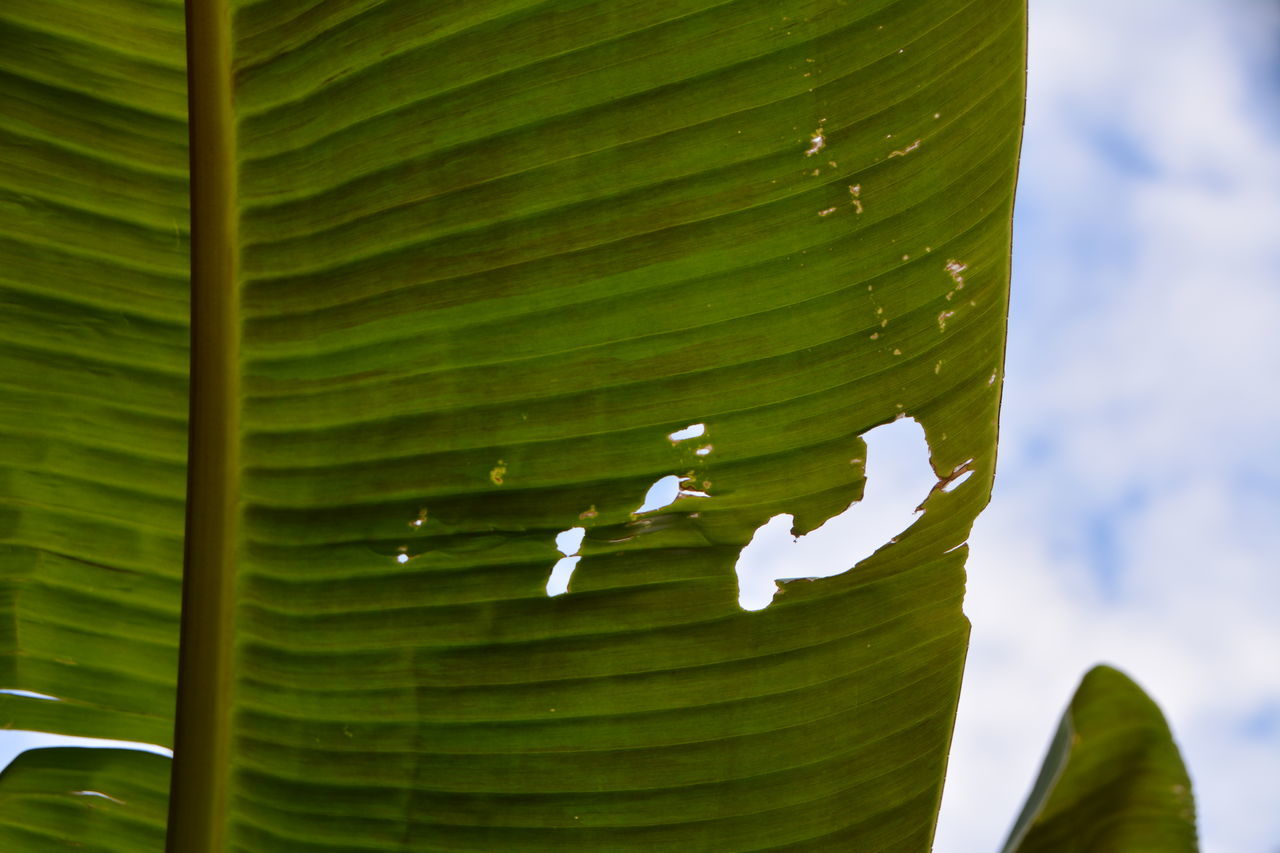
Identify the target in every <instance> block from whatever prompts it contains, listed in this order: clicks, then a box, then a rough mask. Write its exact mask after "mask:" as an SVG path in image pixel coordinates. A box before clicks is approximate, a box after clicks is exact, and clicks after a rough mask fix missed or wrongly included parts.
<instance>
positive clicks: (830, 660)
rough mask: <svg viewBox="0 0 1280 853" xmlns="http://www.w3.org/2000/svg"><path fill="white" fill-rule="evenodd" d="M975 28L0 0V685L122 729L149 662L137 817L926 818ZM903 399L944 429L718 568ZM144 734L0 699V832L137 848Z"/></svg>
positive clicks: (198, 844) (456, 832) (977, 81)
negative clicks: (815, 576) (146, 745)
mask: <svg viewBox="0 0 1280 853" xmlns="http://www.w3.org/2000/svg"><path fill="white" fill-rule="evenodd" d="M188 39H189V41H190V48H191V54H190V57H191V68H190V72H189V78H188V70H187V67H186V62H187V53H186V42H187V40H188ZM1024 41H1025V22H1024V9H1023V3H1022V0H997V2H976V0H857V2H845V0H782V1H781V2H780V0H728V1H727V2H715V1H714V0H658V2H653V0H644V2H635V3H631V2H619V0H595V1H594V2H589V0H541V2H540V1H539V0H477V2H470V3H438V2H431V0H256V2H241V0H230V2H228V0H192V2H191V3H190V8H189V9H188V10H187V13H186V17H184V10H183V7H182V4H181V3H180V2H179V0H5V2H4V4H3V5H2V6H0V99H2V101H3V104H4V108H3V110H0V146H3V148H2V151H0V153H2V154H3V156H0V299H2V300H3V309H4V310H3V313H2V314H0V353H2V356H0V385H2V389H3V390H2V394H0V463H2V467H0V548H2V549H3V550H2V551H0V573H2V576H3V584H4V586H3V591H4V596H3V599H2V601H0V607H2V608H3V610H0V613H2V614H3V630H4V645H3V647H0V652H2V654H0V681H2V684H0V687H3V688H6V689H8V690H10V691H28V692H33V693H38V694H44V695H45V696H47V697H52V698H38V697H36V696H32V695H20V694H19V693H14V692H10V693H7V694H4V695H2V696H0V708H2V709H3V711H2V713H3V719H4V721H5V723H6V724H7V725H8V726H10V727H13V728H21V729H35V730H43V731H53V732H60V733H64V734H73V735H85V736H94V737H105V738H117V739H126V740H133V741H144V742H150V743H157V744H165V745H167V744H170V743H172V742H173V740H172V739H173V737H174V735H173V731H174V726H175V717H174V713H173V708H174V703H175V697H177V702H178V705H177V707H178V713H177V718H176V727H177V735H176V737H177V758H176V767H175V768H174V776H173V789H172V792H171V797H170V799H171V809H172V811H171V818H170V824H171V825H170V834H169V845H170V849H171V850H175V851H181V853H188V851H193V853H194V851H202V850H208V851H213V850H219V851H220V850H226V849H235V850H248V851H335V853H336V851H344V853H347V851H392V850H394V851H407V850H414V851H505V850H511V851H551V850H565V849H591V850H601V851H620V853H621V852H622V851H642V850H643V851H649V850H674V849H679V850H703V851H748V850H787V851H829V850H922V849H925V848H927V846H928V845H929V841H930V838H931V836H932V832H933V825H934V821H935V817H936V814H937V807H938V800H939V796H940V792H941V784H942V771H943V768H944V765H945V761H946V749H947V743H948V739H949V736H950V730H951V725H952V720H953V717H954V713H955V707H956V699H957V695H958V689H959V679H960V672H961V667H962V663H963V658H964V652H965V647H966V640H967V635H968V623H967V621H966V620H965V618H964V616H963V615H962V613H961V608H960V602H961V596H962V592H963V585H964V568H963V567H964V559H965V555H966V548H965V546H964V542H965V540H966V538H967V536H968V532H969V529H970V525H971V523H972V521H973V519H974V517H975V515H976V514H977V512H978V511H979V510H980V508H981V507H982V506H983V505H984V503H985V502H986V500H987V498H988V495H989V490H990V483H991V477H992V470H993V465H994V459H995V455H994V450H995V432H996V414H997V406H998V401H999V389H1000V383H999V375H1000V369H1001V357H1002V349H1003V341H1004V323H1005V316H1006V295H1007V286H1008V266H1009V239H1010V234H1009V222H1010V211H1011V204H1012V194H1013V185H1014V170H1015V164H1016V156H1017V146H1018V139H1019V130H1020V119H1021V111H1022V97H1023V70H1024ZM188 79H189V81H190V86H188ZM188 96H190V104H191V127H190V133H191V135H190V139H191V151H190V155H191V163H192V166H193V169H192V171H191V172H190V181H188V176H189V173H188V167H187V164H188V125H187V106H188ZM189 185H190V190H189V189H188V187H189ZM189 199H190V205H189V202H188V200H189ZM189 215H190V222H191V223H192V227H191V228H190V229H189V227H188V217H189ZM189 235H193V239H192V240H190V241H189V239H188V238H189ZM189 270H191V271H192V275H191V276H190V279H189V277H188V271H189ZM189 320H190V321H191V322H190V325H189ZM189 334H190V335H191V337H190V340H191V341H192V346H191V347H190V350H189V349H188V339H189V338H188V336H189ZM189 363H190V370H191V372H190V377H191V392H190V395H188V375H189V374H188V364H189ZM189 399H190V412H191V417H190V424H189V426H190V441H189V443H188V402H189ZM903 416H909V417H913V418H915V419H917V420H918V421H919V422H920V423H921V424H922V425H923V426H924V428H925V431H926V435H927V437H928V441H929V444H930V448H931V463H932V465H933V468H934V471H935V472H936V474H937V476H938V478H939V483H940V484H943V483H946V484H951V483H952V479H953V477H954V476H955V475H958V474H960V473H962V472H964V471H968V470H972V471H973V472H974V476H972V477H970V479H969V480H968V481H966V483H965V484H964V485H962V486H960V487H958V488H955V489H949V488H948V489H943V488H938V489H935V490H934V491H933V492H931V493H930V494H928V495H927V496H926V495H921V496H920V497H921V498H922V499H924V504H923V507H924V510H925V511H924V515H923V516H922V517H921V519H920V520H919V521H918V522H917V523H915V524H914V525H913V526H912V527H911V528H910V529H909V530H908V531H907V532H906V533H905V534H904V535H902V536H900V537H898V538H897V539H895V540H894V541H892V542H891V543H886V545H885V547H883V548H882V549H880V550H879V551H878V552H876V553H875V555H874V556H872V557H871V558H870V559H868V560H866V561H864V562H862V563H860V564H859V565H858V566H857V568H856V570H854V571H850V572H847V573H845V574H841V575H838V576H836V577H830V578H825V579H822V580H817V581H813V582H811V583H794V584H789V585H787V587H786V591H785V594H784V595H780V596H779V597H778V599H777V600H776V601H775V602H774V603H773V604H772V605H771V606H769V607H767V608H765V609H763V610H761V611H758V612H748V611H745V610H743V609H741V608H740V607H739V606H738V603H737V595H738V590H737V580H736V577H735V571H734V567H735V561H736V560H737V557H738V554H739V551H740V550H741V549H742V548H743V546H744V545H745V544H746V543H747V542H748V541H749V540H750V539H751V537H752V535H753V533H754V532H755V531H756V529H757V528H759V527H760V526H761V525H763V524H764V523H765V522H766V521H767V520H768V519H770V518H771V517H773V516H775V515H778V514H781V513H789V514H791V515H793V516H794V518H795V529H796V532H797V533H804V532H807V531H810V530H812V529H814V528H816V527H818V526H819V525H821V524H822V522H823V521H825V520H826V519H828V518H829V517H831V516H833V515H835V514H837V513H840V512H841V511H843V510H844V509H845V508H846V507H847V506H849V504H850V502H851V501H854V500H856V499H857V498H859V497H860V496H861V494H862V488H863V482H864V480H863V476H862V470H863V461H864V459H865V445H864V443H863V442H862V440H861V439H860V436H861V435H862V434H863V433H865V432H866V431H867V430H869V429H870V428H872V427H874V426H876V425H878V424H883V423H886V422H888V421H891V420H894V419H896V418H900V417H903ZM695 423H696V424H703V425H705V437H704V438H702V439H701V440H699V441H694V442H689V441H672V440H669V439H668V435H669V434H670V433H672V432H673V431H675V430H678V429H680V428H683V427H686V426H688V425H690V424H695ZM188 444H189V447H188ZM708 448H709V449H708ZM188 449H189V450H190V459H191V465H190V467H189V469H188V466H187V465H186V459H187V455H188ZM671 475H675V476H678V477H681V478H682V481H683V482H684V483H685V484H686V486H687V489H686V493H685V494H684V496H682V497H681V498H680V499H679V500H677V501H676V502H675V503H674V504H672V505H671V506H669V507H666V508H664V509H661V510H658V511H655V512H649V513H644V514H642V515H637V514H636V513H635V512H634V511H635V510H636V508H637V507H638V506H639V504H640V502H641V500H642V499H643V497H644V496H645V493H646V490H647V489H648V487H649V486H650V485H651V484H652V483H654V481H655V480H658V479H660V478H663V477H666V476H671ZM188 487H189V492H188ZM188 493H189V494H190V496H191V497H190V500H189V501H188V500H184V495H186V494H188ZM700 493H701V494H700ZM184 525H185V530H186V536H185V550H186V572H187V580H186V583H185V585H184V584H183V582H182V576H183V564H184V554H183V551H184V544H183V543H184ZM575 527H576V528H583V529H585V541H584V543H583V545H582V548H581V552H580V554H581V559H580V562H579V564H578V565H577V567H576V570H575V572H574V574H573V578H572V583H571V586H570V591H569V592H568V594H565V595H561V596H557V597H549V596H548V595H547V592H546V584H547V578H548V575H549V573H550V572H551V570H552V567H553V565H555V564H556V563H557V561H558V560H559V558H560V557H561V553H560V552H559V551H558V550H557V548H556V536H557V534H558V533H560V532H562V531H565V530H568V529H571V528H575ZM855 559H856V555H850V557H849V562H850V564H852V562H853V561H854V560H855ZM183 596H185V611H184V614H183V617H182V619H181V620H180V618H179V614H180V607H181V599H182V598H183ZM180 622H181V627H180ZM180 632H181V634H182V638H183V639H182V648H183V652H182V655H181V662H179V655H178V647H179V633H180ZM179 674H180V675H179ZM179 682H180V683H181V689H180V690H178V689H177V685H178V684H179ZM179 693H180V694H181V695H180V697H179V696H178V694H179ZM168 773H169V767H168V761H167V760H166V759H163V758H158V757H156V756H152V755H146V754H143V753H138V752H130V751H106V752H102V753H98V754H94V755H92V756H87V755H85V754H83V753H82V752H80V751H75V750H48V751H42V752H39V753H29V754H27V755H25V756H23V757H22V758H21V759H20V760H19V761H17V762H15V763H14V764H13V765H12V766H11V767H10V768H9V769H8V770H7V771H6V772H5V774H4V776H3V777H2V778H0V805H2V806H3V807H2V808H0V841H2V842H3V845H4V849H5V850H28V849H30V850H47V849H52V848H53V847H56V846H57V845H60V844H64V843H67V844H77V845H80V846H79V847H78V848H77V849H97V850H106V851H133V850H155V849H157V848H158V846H159V845H160V843H161V842H160V840H159V839H160V838H161V837H162V836H163V833H164V822H165V817H164V814H163V812H164V806H163V802H164V792H165V787H166V784H167V781H168Z"/></svg>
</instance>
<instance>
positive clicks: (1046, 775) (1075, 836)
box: [1004, 665, 1199, 853]
mask: <svg viewBox="0 0 1280 853" xmlns="http://www.w3.org/2000/svg"><path fill="white" fill-rule="evenodd" d="M1198 849H1199V845H1198V843H1197V839H1196V823H1195V803H1194V800H1193V798H1192V794H1191V779H1190V777H1189V776H1188V775H1187V770H1186V767H1185V765H1184V764H1183V761H1182V756H1181V755H1180V754H1179V752H1178V747H1177V745H1176V744H1175V743H1174V740H1173V735H1172V733H1171V732H1170V731H1169V725H1168V723H1167V722H1166V721H1165V719H1164V715H1163V714H1162V713H1161V712H1160V708H1159V707H1158V706H1157V705H1156V703H1155V702H1154V701H1152V699H1151V697H1149V696H1148V695H1147V694H1146V693H1145V692H1143V690H1142V688H1141V687H1139V686H1138V685H1137V684H1136V683H1134V681H1133V679H1131V678H1129V676H1127V675H1125V674H1124V673H1122V672H1120V671H1119V670H1117V669H1114V668H1112V667H1109V666H1105V665H1099V666H1095V667H1094V668H1093V669H1091V670H1089V672H1088V673H1087V674H1086V675H1085V677H1084V678H1083V679H1082V680H1081V682H1080V686H1079V687H1078V688H1077V689H1076V693H1075V696H1074V697H1072V699H1071V704H1070V706H1069V707H1068V708H1067V711H1066V713H1065V714H1063V717H1062V721H1061V723H1060V724H1059V727H1058V732H1057V734H1056V735H1055V736H1054V739H1053V743H1052V744H1051V745H1050V747H1049V751H1048V754H1047V755H1046V756H1045V760H1044V763H1043V765H1042V767H1041V770H1040V776H1039V777H1038V778H1037V780H1036V783H1035V785H1034V786H1033V787H1032V791H1031V794H1030V795H1029V796H1028V799H1027V803H1026V805H1025V806H1024V808H1023V811H1022V814H1021V815H1020V816H1019V817H1018V820H1017V822H1016V823H1015V824H1014V827H1013V830H1012V831H1011V832H1010V835H1009V840H1008V841H1007V842H1006V843H1005V846H1004V851H1005V853H1031V851H1099V853H1102V851H1116V853H1121V851H1126V853H1128V852H1129V851H1150V853H1186V851H1195V850H1198Z"/></svg>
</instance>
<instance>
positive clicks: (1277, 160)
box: [0, 0, 1280, 853]
mask: <svg viewBox="0 0 1280 853" xmlns="http://www.w3.org/2000/svg"><path fill="white" fill-rule="evenodd" d="M1030 36H1031V44H1030V51H1029V74H1028V83H1029V91H1028V109H1027V124H1026V133H1025V138H1024V144H1023V154H1022V165H1021V171H1020V180H1019V187H1018V198H1017V211H1016V215H1015V223H1014V227H1015V236H1014V269H1013V273H1014V275H1013V291H1012V293H1013V297H1012V309H1011V316H1010V323H1009V333H1010V337H1009V348H1008V353H1007V362H1006V373H1005V385H1004V403H1003V409H1002V413H1001V436H1000V441H1001V445H1000V461H999V466H998V471H997V475H996V485H995V492H994V494H993V497H992V502H991V505H990V506H989V507H988V508H987V510H986V511H985V513H984V514H983V515H982V516H981V517H980V518H979V520H978V523H977V525H976V527H975V529H974V533H973V536H972V538H971V539H970V547H971V551H970V557H969V564H968V573H969V579H968V594H967V597H966V602H965V611H966V613H967V614H968V615H969V618H970V619H971V620H972V622H973V635H972V644H971V648H970V653H969V661H968V666H967V670H966V676H965V685H964V689H963V692H962V695H961V701H960V710H959V715H958V719H957V723H956V732H955V741H954V744H953V748H952V754H951V763H950V768H949V773H948V780H947V786H946V792H945V795H944V798H943V807H942V814H941V817H940V820H939V826H938V836H937V841H936V845H935V849H936V850H937V851H940V853H969V851H975V853H977V851H995V850H998V849H999V847H1000V845H1001V843H1002V842H1003V839H1004V836H1005V835H1006V833H1007V832H1008V828H1009V826H1010V825H1011V824H1012V822H1013V819H1014V817H1015V816H1016V815H1017V813H1018V811H1019V809H1020V808H1021V804H1022V800H1023V798H1024V796H1025V794H1026V792H1027V790H1028V788H1029V787H1030V785H1031V782H1032V780H1033V779H1034V778H1035V775H1036V773H1037V771H1038V768H1039V765H1040V761H1041V759H1042V757H1043V754H1044V751H1045V749H1046V747H1047V746H1048V742H1049V739H1050V737H1051V735H1052V733H1053V731H1054V728H1055V726H1056V725H1057V721H1058V718H1059V716H1060V714H1061V713H1062V710H1063V708H1064V707H1065V705H1066V703H1067V702H1068V700H1069V699H1070V696H1071V694H1072V692H1073V690H1074V689H1075V686H1076V684H1077V682H1078V681H1079V679H1080V677H1081V676H1082V675H1083V674H1084V672H1085V671H1087V670H1088V669H1089V668H1090V667H1091V666H1092V665H1093V664H1095V663H1098V662H1107V663H1110V664H1112V665H1115V666H1117V667H1119V668H1120V669H1122V670H1124V671H1126V672H1128V673H1129V674H1130V675H1131V676H1132V677H1134V678H1135V679H1136V680H1137V681H1138V682H1139V683H1140V684H1142V685H1143V686H1144V687H1145V688H1146V689H1147V690H1148V691H1149V692H1150V693H1151V695H1152V696H1153V697H1154V698H1155V699H1156V700H1157V702H1158V703H1159V704H1160V705H1161V707H1162V708H1163V709H1164V711H1165V713H1166V716H1167V717H1168V719H1169V721H1170V724H1171V725H1172V727H1173V731H1174V735H1175V737H1176V738H1177V740H1178V742H1179V744H1180V745H1181V747H1182V749H1183V753H1184V757H1185V758H1186V760H1187V764H1188V767H1189V770H1190V773H1191V776H1192V781H1193V785H1194V790H1195V795H1196V799H1197V806H1198V811H1199V821H1200V833H1201V839H1202V845H1203V850H1204V851H1205V853H1280V773H1277V769H1278V768H1280V618H1277V616H1276V612H1277V610H1278V609H1280V573H1278V572H1277V570H1276V568H1277V565H1280V561H1278V560H1277V559H1276V557H1275V556H1274V555H1276V554H1277V553H1280V393H1277V391H1276V388H1277V385H1280V382H1278V380H1277V377H1280V156H1277V155H1278V153H1280V109H1278V108H1280V3H1275V2H1267V0H1031V27H1030ZM913 428H914V429H916V430H917V431H918V427H914V422H911V421H904V422H901V426H895V427H894V429H895V430H897V432H896V433H895V435H896V436H897V437H896V438H893V439H892V440H890V439H889V438H887V437H886V438H884V439H883V441H884V442H887V443H882V439H881V437H872V438H869V439H868V442H869V445H870V450H869V452H868V459H867V464H868V475H869V477H868V487H867V488H868V499H867V501H866V502H865V503H866V505H867V506H868V507H869V506H871V505H872V504H877V505H878V504H879V502H878V501H875V500H874V496H875V494H876V493H878V492H879V490H880V489H881V487H880V486H879V485H878V483H881V482H886V481H887V482H890V483H893V484H894V485H895V486H903V488H901V489H896V488H894V489H888V490H887V491H889V492H891V493H892V492H896V491H902V492H903V493H904V494H905V495H907V497H908V498H916V500H915V501H908V503H907V504H904V506H909V507H913V506H914V505H915V502H918V494H919V493H920V491H921V490H922V489H923V490H926V491H927V486H928V485H929V475H928V471H927V469H924V475H923V476H924V477H925V480H924V486H919V485H916V484H914V482H912V484H911V485H910V486H906V485H905V484H906V482H907V481H906V479H905V477H906V474H903V475H902V476H901V477H900V476H899V475H898V474H896V473H893V472H894V471H898V470H902V471H906V470H907V469H908V468H910V467H911V466H913V465H914V466H915V467H916V468H920V463H921V462H922V458H923V453H924V451H923V450H922V449H920V448H919V447H917V445H918V444H919V442H920V441H922V439H916V438H913V437H912V435H911V434H910V433H911V430H912V429H913ZM887 432H888V431H886V435H887ZM894 446H896V447H900V448H902V450H901V452H898V451H894V450H893V449H892V447H894ZM895 454H896V455H895ZM873 465H876V466H879V465H883V466H885V467H884V469H883V470H885V471H888V472H890V473H888V474H886V475H885V476H883V477H878V476H877V475H876V471H875V470H873V468H872V466H873ZM892 498H893V495H892V494H888V495H886V499H887V500H890V502H891V503H892ZM899 503H901V502H900V501H899ZM859 511H862V512H867V513H869V512H871V510H858V509H857V508H856V507H855V510H854V511H852V512H851V517H853V518H854V519H855V520H856V519H857V517H858V516H857V512H859ZM907 516H908V520H909V512H908V513H907ZM863 520H864V522H866V521H869V520H870V518H869V516H868V517H867V518H864V519H863ZM885 523H887V524H889V525H890V527H892V525H893V522H885ZM880 526H881V525H879V523H878V522H877V527H876V529H877V531H878V530H879V529H880ZM780 529H781V527H780ZM886 529H888V528H886ZM883 538H884V534H883V533H881V532H876V533H875V534H874V535H873V536H872V539H874V540H875V541H883ZM842 542H843V544H836V545H832V546H830V547H831V548H833V549H840V552H841V555H847V553H848V552H847V548H848V543H847V542H844V541H843V540H842ZM868 550H870V546H869V548H868ZM833 553H834V552H833ZM834 560H835V562H840V560H841V557H840V556H837V557H835V558H834ZM844 565H848V563H847V562H845V563H844ZM569 568H570V570H571V565H570V566H569ZM784 574H786V572H780V573H779V574H777V575H775V576H782V575H784ZM764 596H765V597H764V598H762V599H761V600H760V601H758V602H757V603H756V605H755V606H763V605H764V603H766V601H767V597H768V594H767V591H766V592H765V593H764ZM49 740H52V738H47V739H42V742H48V741H49ZM57 740H58V742H67V739H57ZM78 742H81V743H85V741H78ZM29 743H30V741H27V740H24V739H23V735H21V733H4V737H2V738H0V766H2V765H3V764H4V763H7V761H8V759H9V756H10V755H11V754H12V752H13V751H15V750H17V749H20V748H24V747H25V746H27V745H28V744H29ZM6 750H7V751H6Z"/></svg>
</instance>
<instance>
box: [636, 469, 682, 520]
mask: <svg viewBox="0 0 1280 853" xmlns="http://www.w3.org/2000/svg"><path fill="white" fill-rule="evenodd" d="M678 497H680V478H679V477H677V476H676V475H675V474H671V475H669V476H666V477H662V478H660V479H659V480H658V481H657V482H655V483H654V484H653V485H652V486H650V487H649V491H647V492H645V495H644V501H643V502H642V503H641V504H640V506H638V507H636V509H635V510H634V511H633V513H632V514H633V515H639V514H640V513H642V512H653V511H654V510H655V509H662V508H663V507H665V506H671V504H673V503H675V502H676V498H678Z"/></svg>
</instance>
